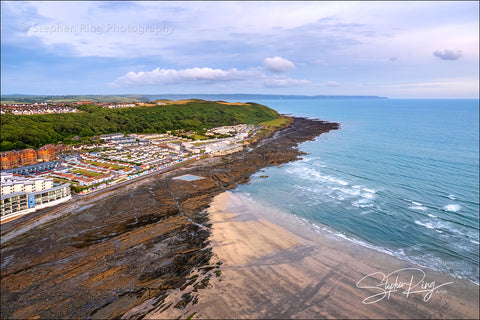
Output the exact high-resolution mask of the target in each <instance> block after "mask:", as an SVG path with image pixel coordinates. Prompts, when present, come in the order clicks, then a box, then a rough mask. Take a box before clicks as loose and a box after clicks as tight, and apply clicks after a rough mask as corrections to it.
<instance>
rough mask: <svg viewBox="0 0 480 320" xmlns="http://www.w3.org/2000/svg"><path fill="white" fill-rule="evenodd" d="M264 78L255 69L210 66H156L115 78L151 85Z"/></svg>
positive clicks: (130, 83)
mask: <svg viewBox="0 0 480 320" xmlns="http://www.w3.org/2000/svg"><path fill="white" fill-rule="evenodd" d="M257 78H265V75H264V74H263V73H261V72H260V71H258V70H257V69H248V70H238V69H236V68H232V69H229V70H222V69H212V68H197V67H195V68H190V69H182V70H175V69H160V68H156V69H154V70H152V71H147V72H143V71H141V72H137V73H135V72H129V73H127V74H125V75H124V76H122V77H120V78H118V79H117V80H115V84H117V85H153V84H161V83H163V84H174V83H180V82H185V81H202V82H218V81H234V80H247V79H257Z"/></svg>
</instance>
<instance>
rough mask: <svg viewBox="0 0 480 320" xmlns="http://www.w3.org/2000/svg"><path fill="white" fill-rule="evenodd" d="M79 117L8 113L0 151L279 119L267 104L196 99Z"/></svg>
mask: <svg viewBox="0 0 480 320" xmlns="http://www.w3.org/2000/svg"><path fill="white" fill-rule="evenodd" d="M78 109H80V110H81V111H82V112H80V113H62V114H41V115H12V114H2V115H1V118H0V122H1V127H0V134H1V142H0V150H1V151H7V150H13V149H23V148H35V149H36V148H39V147H40V146H42V145H45V144H47V143H57V142H60V141H62V142H63V143H64V144H71V143H74V140H72V138H74V137H78V139H76V140H75V141H85V140H88V138H89V137H93V136H98V135H101V134H108V133H116V132H122V133H125V134H128V133H165V132H166V131H170V130H186V131H199V130H202V129H203V128H212V127H218V126H224V125H236V124H241V123H246V124H258V123H260V122H263V121H270V120H273V119H276V118H278V117H279V114H278V113H277V112H276V111H275V110H273V109H270V108H268V107H266V106H263V105H260V104H257V103H252V102H249V103H248V104H245V105H226V104H221V103H219V102H213V101H203V100H195V101H192V102H188V103H186V104H181V105H180V104H179V105H162V106H150V107H147V106H145V107H136V108H122V109H106V108H102V107H100V106H95V105H84V106H80V107H78Z"/></svg>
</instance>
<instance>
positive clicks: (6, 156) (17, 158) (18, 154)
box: [0, 144, 68, 170]
mask: <svg viewBox="0 0 480 320" xmlns="http://www.w3.org/2000/svg"><path fill="white" fill-rule="evenodd" d="M65 150H68V147H66V146H64V145H62V144H47V145H44V146H43V147H40V148H39V149H38V150H37V151H35V150H34V149H23V150H11V151H5V152H1V153H0V169H1V170H7V169H13V168H16V167H20V166H29V165H34V164H37V163H38V162H49V161H53V160H55V158H56V156H57V154H58V153H59V152H62V151H65Z"/></svg>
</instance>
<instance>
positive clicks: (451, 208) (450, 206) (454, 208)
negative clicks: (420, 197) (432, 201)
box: [442, 204, 462, 212]
mask: <svg viewBox="0 0 480 320" xmlns="http://www.w3.org/2000/svg"><path fill="white" fill-rule="evenodd" d="M461 208H462V206H461V205H459V204H447V205H446V206H444V207H443V208H442V209H443V210H444V211H449V212H458V211H459V210H460V209H461Z"/></svg>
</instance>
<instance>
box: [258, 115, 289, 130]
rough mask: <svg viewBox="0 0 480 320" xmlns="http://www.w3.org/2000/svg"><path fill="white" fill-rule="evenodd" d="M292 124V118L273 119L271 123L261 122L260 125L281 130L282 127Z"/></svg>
mask: <svg viewBox="0 0 480 320" xmlns="http://www.w3.org/2000/svg"><path fill="white" fill-rule="evenodd" d="M290 122H291V118H288V117H280V118H277V119H273V120H270V121H265V122H261V123H260V125H264V124H266V125H267V126H268V127H274V128H281V127H284V126H285V125H286V124H288V123H290Z"/></svg>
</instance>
